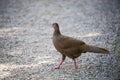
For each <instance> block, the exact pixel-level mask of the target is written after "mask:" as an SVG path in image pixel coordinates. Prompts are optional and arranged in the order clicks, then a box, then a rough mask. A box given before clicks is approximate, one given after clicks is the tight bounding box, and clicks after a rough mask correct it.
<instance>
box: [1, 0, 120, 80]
mask: <svg viewBox="0 0 120 80" xmlns="http://www.w3.org/2000/svg"><path fill="white" fill-rule="evenodd" d="M119 4H120V1H119V0H69V1H68V0H1V1H0V79H1V80H119V79H120V78H119V75H118V73H120V70H119V69H120V65H118V63H117V60H116V57H115V43H116V39H117V33H118V31H119V27H120V5H119ZM53 22H58V23H59V25H60V30H61V32H62V33H63V34H64V35H67V36H71V37H74V38H77V39H80V40H83V41H84V42H86V43H88V44H91V45H95V46H98V47H102V48H106V49H108V50H109V51H110V52H111V53H112V54H111V55H103V54H96V53H89V52H88V53H86V54H82V55H81V56H80V57H79V58H77V64H78V69H77V70H74V69H73V61H72V60H71V59H69V58H67V59H66V60H65V63H64V64H63V65H62V67H61V68H60V69H58V70H53V69H52V68H53V67H54V66H55V65H57V64H58V63H59V61H60V60H61V55H60V54H59V53H58V52H57V51H56V50H55V48H54V46H53V44H52V35H53V29H52V27H51V23H53Z"/></svg>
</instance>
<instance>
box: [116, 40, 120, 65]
mask: <svg viewBox="0 0 120 80" xmlns="http://www.w3.org/2000/svg"><path fill="white" fill-rule="evenodd" d="M115 55H116V57H117V60H118V62H119V63H120V39H119V40H118V41H117V42H116V50H115Z"/></svg>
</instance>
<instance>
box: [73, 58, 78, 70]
mask: <svg viewBox="0 0 120 80" xmlns="http://www.w3.org/2000/svg"><path fill="white" fill-rule="evenodd" d="M73 60H74V69H77V64H76V59H73Z"/></svg>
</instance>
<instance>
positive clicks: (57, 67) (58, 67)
mask: <svg viewBox="0 0 120 80" xmlns="http://www.w3.org/2000/svg"><path fill="white" fill-rule="evenodd" d="M65 58H66V56H65V55H62V61H61V62H60V64H59V65H58V66H55V67H54V69H60V66H61V65H62V64H63V62H64V60H65Z"/></svg>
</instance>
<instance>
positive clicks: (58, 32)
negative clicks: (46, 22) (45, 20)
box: [53, 29, 61, 36]
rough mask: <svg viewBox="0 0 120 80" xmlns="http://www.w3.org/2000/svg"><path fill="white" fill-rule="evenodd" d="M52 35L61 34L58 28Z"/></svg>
mask: <svg viewBox="0 0 120 80" xmlns="http://www.w3.org/2000/svg"><path fill="white" fill-rule="evenodd" d="M53 35H54V36H58V35H61V33H60V30H59V29H56V30H55V31H54V34H53Z"/></svg>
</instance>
